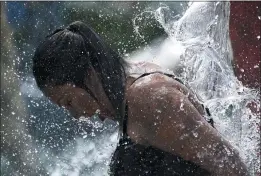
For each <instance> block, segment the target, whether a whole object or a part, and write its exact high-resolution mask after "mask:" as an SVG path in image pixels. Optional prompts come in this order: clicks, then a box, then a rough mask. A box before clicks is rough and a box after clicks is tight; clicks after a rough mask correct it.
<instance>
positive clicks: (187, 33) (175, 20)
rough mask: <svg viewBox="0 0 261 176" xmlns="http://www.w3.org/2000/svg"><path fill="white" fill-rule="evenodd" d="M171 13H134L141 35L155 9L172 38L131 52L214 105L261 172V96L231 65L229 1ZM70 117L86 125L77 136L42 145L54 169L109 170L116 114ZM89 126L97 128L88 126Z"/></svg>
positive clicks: (225, 130)
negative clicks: (54, 147)
mask: <svg viewBox="0 0 261 176" xmlns="http://www.w3.org/2000/svg"><path fill="white" fill-rule="evenodd" d="M169 14H170V12H169V9H168V7H167V6H165V5H162V6H161V7H159V8H158V9H157V10H156V11H146V12H144V13H142V14H141V15H140V16H137V17H136V18H134V19H133V22H134V30H136V32H137V35H138V36H139V37H142V36H144V35H146V34H142V33H140V32H139V30H138V29H139V28H138V27H139V26H138V25H137V23H135V22H137V20H138V19H139V18H146V15H153V16H154V17H155V20H157V21H158V22H159V23H160V24H161V25H162V27H163V28H164V29H165V31H166V33H167V34H168V36H169V38H168V39H166V40H165V41H164V42H162V43H158V42H157V41H156V42H154V43H153V44H151V45H150V46H146V47H145V48H144V49H142V50H140V51H137V52H135V53H130V54H129V55H127V58H128V59H130V60H132V61H149V62H154V63H156V64H159V65H160V66H162V67H163V68H165V69H168V71H173V72H174V73H175V74H176V75H177V76H179V77H180V78H181V79H182V80H183V81H184V82H185V83H186V84H187V86H189V87H191V88H192V89H193V90H194V91H195V92H196V94H197V95H198V98H199V100H200V101H201V102H202V103H203V104H204V105H205V106H207V107H208V108H209V109H210V112H211V115H212V117H213V119H214V121H215V126H216V128H217V129H218V131H219V132H220V133H221V134H222V135H223V136H224V137H225V138H226V139H228V140H229V141H230V142H231V143H232V144H233V145H234V146H235V147H236V148H237V149H238V150H239V151H240V155H241V157H242V158H243V159H244V161H245V162H246V164H247V166H248V168H249V170H250V171H251V173H254V172H255V173H256V172H258V171H259V170H258V169H259V167H260V156H259V155H258V152H259V150H260V146H259V145H258V144H259V142H260V136H259V129H258V125H259V121H258V115H257V114H253V113H252V112H251V110H250V109H249V108H248V107H247V104H248V103H250V102H254V103H255V104H256V106H258V107H260V103H259V101H258V97H259V96H258V92H257V91H255V90H250V89H248V88H246V87H243V86H242V85H241V83H240V82H239V81H238V80H237V78H236V77H235V75H234V73H233V70H232V67H231V60H232V54H231V53H232V50H231V47H230V42H229V37H228V20H229V3H225V2H220V3H216V2H209V3H207V2H204V3H203V2H202V3H199V2H197V3H192V4H190V7H189V8H188V9H187V11H186V12H185V13H184V14H182V17H179V16H176V17H170V15H169ZM195 14H196V15H195ZM27 86H29V84H24V85H23V86H22V92H23V93H24V94H26V92H27V91H28V90H30V91H29V93H30V94H32V93H33V92H34V94H32V95H31V96H35V97H37V96H40V92H38V90H36V89H34V91H33V89H32V88H30V87H29V88H28V87H27ZM33 87H35V85H34V86H33ZM27 93H28V92H27ZM67 123H72V124H75V125H77V126H78V127H79V128H80V129H79V130H78V133H77V134H78V135H77V137H75V138H74V139H73V141H74V142H72V143H70V144H68V145H67V146H66V147H65V148H64V149H63V151H62V152H60V153H59V154H57V155H56V154H53V153H52V152H51V151H48V150H47V149H44V150H43V149H41V153H42V159H43V161H44V163H45V166H46V168H47V169H48V171H49V172H50V173H51V175H52V176H60V175H70V176H78V175H90V176H102V175H107V170H108V163H109V162H110V158H111V155H112V153H113V151H114V149H115V147H116V145H117V142H118V138H117V136H118V135H117V129H118V128H117V124H116V123H115V122H113V121H111V120H106V121H105V122H101V121H99V120H98V119H97V118H96V117H92V118H91V119H82V120H81V121H79V122H78V121H73V120H68V122H67ZM81 124H83V125H81ZM86 126H87V127H92V126H93V127H94V128H92V129H93V130H90V128H86V129H88V130H85V127H86ZM39 150H40V149H39Z"/></svg>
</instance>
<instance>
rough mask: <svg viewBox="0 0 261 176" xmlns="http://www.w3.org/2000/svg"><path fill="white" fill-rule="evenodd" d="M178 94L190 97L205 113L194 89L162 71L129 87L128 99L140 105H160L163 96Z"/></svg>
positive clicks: (170, 96) (169, 96)
mask: <svg viewBox="0 0 261 176" xmlns="http://www.w3.org/2000/svg"><path fill="white" fill-rule="evenodd" d="M177 94H179V95H180V94H182V95H184V96H186V97H188V99H189V101H190V102H191V103H192V104H193V105H194V106H195V108H196V109H197V110H198V111H199V113H200V114H202V115H203V114H204V110H203V107H202V105H201V104H200V103H199V101H198V99H197V96H196V94H195V93H194V92H192V90H190V89H189V88H187V87H186V86H185V85H183V84H182V83H180V82H179V81H177V80H175V79H173V78H171V77H169V76H166V75H164V74H162V73H154V74H150V75H147V76H145V77H142V78H140V79H138V80H136V81H135V82H134V83H133V84H132V85H131V86H130V87H129V88H128V89H127V99H128V100H129V101H131V102H130V103H135V104H139V106H145V105H147V106H148V104H149V105H150V106H152V105H156V104H157V105H159V103H160V102H162V101H159V100H160V99H163V97H164V99H165V100H167V99H168V98H172V97H173V96H179V95H177ZM167 97H168V98H167ZM163 101H164V100H163Z"/></svg>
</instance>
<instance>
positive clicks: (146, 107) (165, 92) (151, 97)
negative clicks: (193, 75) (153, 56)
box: [127, 73, 182, 143]
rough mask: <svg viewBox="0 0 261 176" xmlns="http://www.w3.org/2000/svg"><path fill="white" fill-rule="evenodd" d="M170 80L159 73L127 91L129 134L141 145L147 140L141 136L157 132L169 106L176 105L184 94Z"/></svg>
mask: <svg viewBox="0 0 261 176" xmlns="http://www.w3.org/2000/svg"><path fill="white" fill-rule="evenodd" d="M169 79H171V78H169V77H167V76H165V75H162V74H158V73H156V74H152V75H148V76H145V77H142V78H140V79H139V80H137V81H136V82H134V83H133V84H132V85H131V86H130V87H129V89H128V90H127V102H128V108H129V111H128V113H129V114H128V115H129V117H128V134H129V136H130V137H131V138H132V139H133V140H135V141H137V142H139V143H141V142H142V140H145V139H141V136H144V134H148V133H149V132H148V131H155V130H156V129H154V128H156V127H157V126H158V124H161V123H162V120H163V118H162V113H163V112H164V113H166V112H167V111H170V108H169V107H170V106H169V105H168V106H167V104H169V103H171V104H172V103H175V102H174V101H175V99H178V96H180V94H182V93H181V91H180V90H178V89H177V86H176V84H179V83H175V82H173V81H172V80H169ZM175 97H176V98H175ZM170 100H171V101H170ZM177 103H178V102H177Z"/></svg>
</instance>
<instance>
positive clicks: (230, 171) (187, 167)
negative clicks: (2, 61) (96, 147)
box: [33, 21, 247, 176]
mask: <svg viewBox="0 0 261 176" xmlns="http://www.w3.org/2000/svg"><path fill="white" fill-rule="evenodd" d="M33 64H34V65H33V73H34V76H35V79H36V82H37V85H38V86H39V88H40V89H41V90H42V91H43V93H44V94H45V95H46V96H47V97H49V98H50V100H51V101H52V102H54V103H55V104H57V105H59V106H61V107H64V108H66V109H67V110H68V111H69V112H70V113H71V114H72V115H73V116H74V117H75V118H79V117H80V116H86V117H90V116H92V115H93V114H95V113H98V114H99V116H100V118H101V119H102V120H104V119H105V118H111V119H113V120H116V121H118V122H119V125H120V134H122V135H121V136H120V142H119V145H118V147H117V149H116V151H115V153H114V156H113V157H112V162H111V169H110V174H111V175H121V176H127V175H142V176H143V175H156V176H157V175H164V176H172V175H184V176H189V175H237V176H239V175H247V170H246V166H245V165H244V164H243V162H242V161H241V159H240V157H239V154H238V152H237V151H236V150H235V149H234V148H233V147H232V146H231V145H230V144H229V143H228V142H227V141H226V140H225V139H223V138H222V137H221V136H220V135H219V133H218V132H217V131H216V130H215V129H214V128H213V127H212V126H211V125H210V124H209V123H208V122H207V121H206V120H205V119H204V118H203V116H204V109H203V108H202V106H201V105H200V104H199V103H198V102H197V100H196V98H195V95H194V94H193V93H192V92H191V91H190V90H189V89H187V88H186V87H185V86H184V85H183V84H182V83H181V82H180V81H179V80H177V79H175V78H174V76H172V75H169V74H164V73H162V72H151V73H149V72H148V73H146V74H142V75H133V74H131V73H130V72H131V71H130V70H131V65H130V64H129V63H127V62H125V61H124V60H123V59H122V58H121V57H120V56H119V55H118V54H117V53H115V52H114V51H112V50H111V49H110V48H108V47H107V46H106V45H105V44H104V43H103V41H102V40H101V39H100V37H99V36H98V35H97V34H96V33H95V32H94V31H93V30H92V29H91V28H90V27H88V26H87V25H85V24H84V23H82V22H79V21H76V22H73V23H72V24H70V25H69V26H68V27H66V28H65V29H58V30H56V31H55V32H54V33H53V34H51V35H49V36H47V37H46V39H45V41H43V42H42V43H41V44H40V46H39V47H38V48H37V49H36V52H35V55H34V57H33ZM143 67H146V68H148V67H150V68H149V69H150V71H154V70H155V69H156V70H157V69H158V68H157V66H155V68H153V67H154V65H153V64H150V65H146V64H145V65H144V66H143ZM132 68H133V67H132ZM128 70H129V71H128ZM97 110H99V111H97Z"/></svg>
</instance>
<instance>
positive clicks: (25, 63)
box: [1, 1, 261, 176]
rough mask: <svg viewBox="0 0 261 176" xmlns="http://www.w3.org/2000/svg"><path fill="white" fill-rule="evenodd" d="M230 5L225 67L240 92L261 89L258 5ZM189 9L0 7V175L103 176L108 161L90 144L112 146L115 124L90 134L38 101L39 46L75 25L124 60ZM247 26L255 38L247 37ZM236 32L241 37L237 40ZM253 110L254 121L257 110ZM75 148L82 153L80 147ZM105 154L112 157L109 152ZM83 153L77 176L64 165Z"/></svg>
mask: <svg viewBox="0 0 261 176" xmlns="http://www.w3.org/2000/svg"><path fill="white" fill-rule="evenodd" d="M233 3H234V4H233ZM231 4H233V6H232V5H231V12H230V15H231V16H230V18H231V20H230V25H231V26H230V29H231V30H230V36H231V42H232V47H233V51H234V55H235V56H236V57H235V58H234V60H233V61H231V60H229V59H231V58H232V57H228V58H229V59H228V62H227V63H228V65H230V62H231V64H233V66H234V70H235V73H236V76H237V77H238V79H239V80H240V81H241V82H242V83H243V85H246V86H247V87H250V88H253V89H260V79H259V78H260V67H259V66H260V50H258V46H259V48H260V40H259V39H260V32H259V31H260V30H259V29H260V21H259V25H258V23H256V21H257V22H258V20H260V19H261V15H260V9H261V8H260V5H259V4H257V3H254V2H253V3H252V4H246V3H243V4H242V3H241V4H239V3H238V4H236V3H235V2H232V3H231ZM190 5H191V3H190V2H164V3H161V2H138V1H133V2H131V1H128V2H116V1H115V2H114V1H112V2H102V1H99V2H1V175H3V176H7V175H8V176H9V175H14V176H15V175H48V172H49V174H50V172H51V173H52V175H74V174H75V175H86V174H87V175H95V176H96V175H106V174H105V173H106V171H107V170H106V169H107V164H108V163H107V162H108V161H107V160H106V158H108V157H109V156H110V154H111V153H110V152H108V153H105V154H101V153H99V152H100V151H104V150H107V149H106V148H98V149H96V148H97V146H100V145H99V143H102V140H101V141H98V140H97V141H95V136H103V137H104V138H106V137H107V139H110V140H112V141H113V140H114V141H115V139H114V138H113V135H112V139H111V138H108V136H109V137H111V135H108V136H106V135H105V133H107V134H113V132H115V129H116V128H117V127H116V124H114V123H113V122H108V124H107V125H105V126H106V127H108V128H105V129H104V128H102V126H97V128H95V129H94V130H95V131H93V130H91V128H90V126H92V125H93V123H92V122H89V123H81V122H76V121H74V120H73V119H72V118H71V117H70V116H69V115H68V113H67V112H66V111H65V110H63V109H60V108H58V107H57V106H56V105H53V104H51V103H50V101H49V100H47V99H46V98H45V97H44V96H43V95H42V93H41V92H40V91H39V90H38V89H37V87H36V85H35V82H34V79H33V76H32V70H31V67H32V60H31V59H32V56H33V54H34V50H35V48H36V47H37V45H38V44H39V41H41V40H42V39H43V38H44V37H45V36H47V35H48V34H49V33H51V32H52V31H54V30H55V29H57V28H63V27H66V26H67V25H68V24H69V23H71V22H73V21H76V20H81V21H83V22H85V23H88V24H89V25H91V26H92V28H94V30H95V31H96V32H97V33H98V34H99V35H101V37H102V38H103V39H104V40H105V41H106V43H107V44H109V45H110V46H111V47H112V48H113V49H114V50H115V51H117V52H119V54H120V55H122V57H125V58H128V57H129V56H131V55H132V53H135V52H136V51H143V50H144V51H145V50H146V49H148V48H146V47H147V46H148V45H151V44H153V43H162V42H163V41H165V40H166V39H168V37H169V35H170V31H169V30H168V29H169V28H168V26H166V25H165V26H164V24H170V22H171V21H177V20H179V19H180V18H181V17H182V16H183V15H184V13H185V11H186V10H187V9H188V7H189V6H190ZM159 7H166V8H162V9H161V12H160V13H161V14H162V15H163V16H164V19H160V16H158V18H157V16H155V11H156V10H157V9H158V8H159ZM256 7H259V11H257V10H256V11H255V10H253V9H258V8H256ZM251 9H252V10H251ZM237 12H240V13H237ZM243 12H244V13H243ZM242 13H243V15H238V14H242ZM258 13H259V14H258ZM243 17H245V18H243ZM251 18H252V19H253V20H252V22H253V23H251V25H252V26H253V27H252V29H253V30H246V26H247V21H251V20H250V19H251ZM256 18H257V19H258V20H257V19H256ZM156 19H157V20H156ZM162 20H163V21H162ZM159 21H161V23H159ZM239 21H241V22H242V21H244V24H245V25H242V26H243V27H242V26H239V24H240V22H239ZM251 25H248V28H249V26H251ZM244 27H245V28H244ZM242 31H245V32H243V33H240V32H242ZM245 34H247V35H245ZM242 36H247V37H245V38H244V37H242ZM258 36H259V39H258ZM256 39H258V40H256ZM239 43H241V44H239ZM243 44H244V45H243ZM156 46H158V45H156ZM253 48H255V49H253ZM150 49H151V48H149V50H150ZM244 49H245V50H244ZM169 50H172V49H169ZM249 51H250V52H249ZM251 51H253V52H251ZM142 57H143V56H142ZM247 57H248V58H250V59H246V58H247ZM242 69H243V71H242ZM230 108H231V106H230ZM251 108H252V110H253V111H254V112H255V113H257V111H258V110H257V107H256V106H254V107H251ZM239 109H240V108H239ZM226 112H227V111H226ZM258 112H259V111H258ZM235 115H237V114H236V113H235ZM255 123H257V122H256V121H255ZM256 125H258V124H256ZM230 133H231V132H230ZM90 134H91V135H90ZM86 136H87V137H86ZM78 138H80V139H82V140H84V141H85V142H86V141H87V144H88V145H87V144H86V143H84V142H83V141H81V140H80V141H79V140H77V139H78ZM79 143H80V144H81V145H83V147H84V149H82V148H79V147H78V146H79ZM91 143H93V145H90V144H91ZM107 147H108V151H111V150H112V149H111V148H113V147H115V146H107ZM110 147H111V148H110ZM71 149H74V150H73V151H72V150H71ZM83 150H84V151H85V150H87V154H86V155H87V156H88V157H89V158H90V159H89V160H86V161H83V162H86V163H84V164H83V165H84V166H85V167H84V168H83V169H79V171H77V173H76V172H70V171H71V170H74V168H75V167H77V164H79V163H78V162H76V163H74V162H72V161H71V160H68V158H71V155H72V156H73V155H74V154H72V153H73V152H75V151H83ZM85 152H86V151H85ZM97 153H98V154H99V157H100V158H99V157H98V158H99V159H100V160H99V161H97V162H93V161H92V157H94V158H95V157H96V158H97ZM65 154H67V155H68V156H67V155H65ZM78 155H82V153H81V152H79V153H78ZM103 155H104V156H103ZM72 160H73V158H72ZM249 160H251V159H249ZM253 162H254V161H253ZM64 163H70V164H71V166H68V165H65V164H64ZM70 164H69V165H70ZM256 166H258V165H255V166H254V167H256ZM79 167H81V166H79ZM57 168H58V169H57ZM62 170H64V173H63V171H62ZM97 170H98V171H97ZM68 173H69V174H68ZM70 173H71V174H70ZM72 173H73V174H72Z"/></svg>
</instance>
